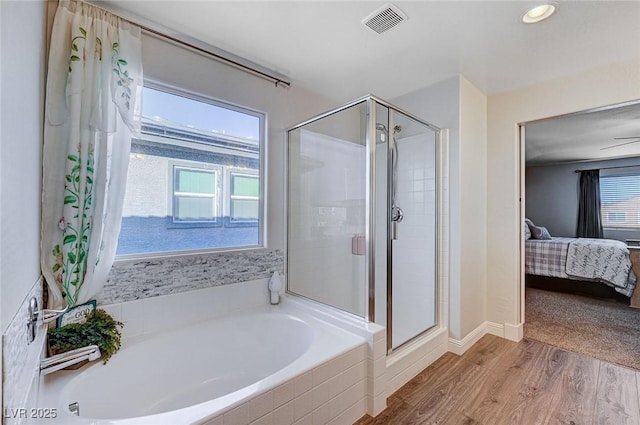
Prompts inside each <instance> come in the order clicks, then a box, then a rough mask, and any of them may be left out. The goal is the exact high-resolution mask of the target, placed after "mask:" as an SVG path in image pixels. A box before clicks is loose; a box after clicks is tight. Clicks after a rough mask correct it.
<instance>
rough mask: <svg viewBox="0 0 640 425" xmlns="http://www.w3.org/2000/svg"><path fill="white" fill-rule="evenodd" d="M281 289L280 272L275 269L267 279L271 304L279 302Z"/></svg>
mask: <svg viewBox="0 0 640 425" xmlns="http://www.w3.org/2000/svg"><path fill="white" fill-rule="evenodd" d="M281 289H282V279H281V278H280V274H279V273H278V271H277V270H276V271H275V272H273V276H271V279H269V292H270V294H271V304H274V305H275V304H279V303H280V290H281Z"/></svg>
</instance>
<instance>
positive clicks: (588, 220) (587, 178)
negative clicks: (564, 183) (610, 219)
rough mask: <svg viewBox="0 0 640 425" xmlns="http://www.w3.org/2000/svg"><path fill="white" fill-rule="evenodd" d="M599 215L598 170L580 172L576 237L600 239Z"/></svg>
mask: <svg viewBox="0 0 640 425" xmlns="http://www.w3.org/2000/svg"><path fill="white" fill-rule="evenodd" d="M602 236H603V235H602V216H601V215H600V170H584V171H581V172H580V197H579V199H578V237H579V238H602Z"/></svg>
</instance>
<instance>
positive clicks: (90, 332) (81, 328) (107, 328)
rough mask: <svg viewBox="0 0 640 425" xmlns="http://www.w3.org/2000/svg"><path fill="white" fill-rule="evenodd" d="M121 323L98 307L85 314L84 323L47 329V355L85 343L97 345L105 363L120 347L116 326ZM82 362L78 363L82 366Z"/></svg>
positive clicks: (119, 335)
mask: <svg viewBox="0 0 640 425" xmlns="http://www.w3.org/2000/svg"><path fill="white" fill-rule="evenodd" d="M122 326H123V323H122V322H119V321H117V320H115V319H114V318H113V317H111V316H110V315H109V314H108V313H107V312H106V311H104V310H102V309H98V310H95V311H92V312H91V313H89V314H88V315H87V320H86V322H84V323H70V324H68V325H65V326H62V327H60V328H52V329H49V332H48V339H47V346H48V349H49V355H51V356H53V355H56V354H60V353H64V352H67V351H71V350H75V349H76V348H82V347H86V346H87V345H94V344H95V345H97V346H98V347H99V348H100V353H101V358H102V360H103V362H104V364H106V363H107V362H108V361H109V359H110V358H111V356H113V355H114V354H115V353H116V352H117V351H118V350H119V349H120V345H121V342H120V339H121V337H122V335H121V334H120V331H119V330H118V328H119V327H120V328H122ZM82 364H84V363H80V364H79V366H77V367H80V366H82Z"/></svg>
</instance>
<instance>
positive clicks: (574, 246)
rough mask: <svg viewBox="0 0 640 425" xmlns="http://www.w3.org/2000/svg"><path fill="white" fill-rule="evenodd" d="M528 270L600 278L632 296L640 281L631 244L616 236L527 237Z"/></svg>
mask: <svg viewBox="0 0 640 425" xmlns="http://www.w3.org/2000/svg"><path fill="white" fill-rule="evenodd" d="M525 226H526V225H525ZM532 230H533V228H532ZM547 234H548V233H547ZM525 237H526V236H525ZM525 273H526V274H529V275H535V276H547V277H553V278H561V279H572V280H580V281H586V282H600V283H603V284H605V285H607V286H610V287H612V288H613V289H614V290H615V291H616V292H618V293H619V294H622V295H624V296H626V297H631V296H632V294H633V291H634V289H635V287H636V281H637V279H636V275H635V273H634V271H633V269H632V268H631V260H630V259H629V249H628V248H627V245H626V244H625V243H623V242H620V241H616V240H612V239H588V238H558V237H551V236H549V237H548V238H545V239H534V238H530V239H527V240H525Z"/></svg>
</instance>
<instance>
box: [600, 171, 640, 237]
mask: <svg viewBox="0 0 640 425" xmlns="http://www.w3.org/2000/svg"><path fill="white" fill-rule="evenodd" d="M600 201H601V212H602V225H603V227H610V228H611V227H623V228H640V174H629V175H621V176H607V177H600Z"/></svg>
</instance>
